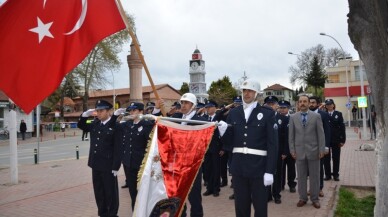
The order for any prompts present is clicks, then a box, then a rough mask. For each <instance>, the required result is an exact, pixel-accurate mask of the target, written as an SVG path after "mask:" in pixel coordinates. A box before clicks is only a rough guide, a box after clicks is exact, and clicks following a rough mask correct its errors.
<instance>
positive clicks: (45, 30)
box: [29, 17, 54, 44]
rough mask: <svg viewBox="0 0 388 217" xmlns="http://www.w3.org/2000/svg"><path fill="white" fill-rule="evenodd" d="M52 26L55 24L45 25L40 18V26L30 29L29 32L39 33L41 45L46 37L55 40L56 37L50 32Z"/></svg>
mask: <svg viewBox="0 0 388 217" xmlns="http://www.w3.org/2000/svg"><path fill="white" fill-rule="evenodd" d="M52 24H53V22H51V23H46V24H44V23H43V22H42V21H41V20H40V19H39V17H38V26H37V27H35V28H32V29H30V30H29V31H31V32H35V33H38V35H39V44H40V42H41V41H42V40H43V38H44V37H45V36H47V37H50V38H54V36H53V35H52V34H51V32H50V31H49V29H50V27H51V25H52Z"/></svg>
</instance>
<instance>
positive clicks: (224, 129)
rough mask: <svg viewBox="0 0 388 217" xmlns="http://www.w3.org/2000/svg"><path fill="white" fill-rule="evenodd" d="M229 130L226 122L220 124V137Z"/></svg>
mask: <svg viewBox="0 0 388 217" xmlns="http://www.w3.org/2000/svg"><path fill="white" fill-rule="evenodd" d="M227 128H228V124H227V123H226V122H225V121H220V122H218V131H220V136H223V135H224V133H225V132H226V129H227Z"/></svg>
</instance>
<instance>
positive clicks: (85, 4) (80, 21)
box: [64, 0, 88, 35]
mask: <svg viewBox="0 0 388 217" xmlns="http://www.w3.org/2000/svg"><path fill="white" fill-rule="evenodd" d="M87 11H88V1H87V0H82V11H81V16H80V17H79V19H78V21H77V23H76V24H75V25H74V27H73V29H72V30H71V31H70V32H67V33H64V35H71V34H73V33H74V32H75V31H77V30H78V29H80V28H81V26H82V24H83V23H84V21H85V17H86V12H87Z"/></svg>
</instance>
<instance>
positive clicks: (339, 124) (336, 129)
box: [329, 110, 346, 145]
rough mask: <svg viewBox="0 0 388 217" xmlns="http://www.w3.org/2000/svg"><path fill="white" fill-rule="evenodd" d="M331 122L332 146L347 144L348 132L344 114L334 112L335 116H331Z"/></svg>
mask: <svg viewBox="0 0 388 217" xmlns="http://www.w3.org/2000/svg"><path fill="white" fill-rule="evenodd" d="M329 120H330V128H331V145H338V144H339V143H345V142H346V130H345V124H344V118H343V117H342V113H341V112H339V111H335V110H334V112H333V115H332V116H329Z"/></svg>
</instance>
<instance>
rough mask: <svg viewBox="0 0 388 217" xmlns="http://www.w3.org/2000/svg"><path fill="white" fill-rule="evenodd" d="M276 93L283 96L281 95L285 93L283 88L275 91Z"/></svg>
mask: <svg viewBox="0 0 388 217" xmlns="http://www.w3.org/2000/svg"><path fill="white" fill-rule="evenodd" d="M275 95H276V96H281V95H283V91H282V90H277V91H275Z"/></svg>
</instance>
